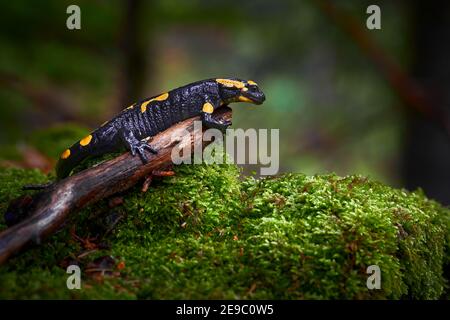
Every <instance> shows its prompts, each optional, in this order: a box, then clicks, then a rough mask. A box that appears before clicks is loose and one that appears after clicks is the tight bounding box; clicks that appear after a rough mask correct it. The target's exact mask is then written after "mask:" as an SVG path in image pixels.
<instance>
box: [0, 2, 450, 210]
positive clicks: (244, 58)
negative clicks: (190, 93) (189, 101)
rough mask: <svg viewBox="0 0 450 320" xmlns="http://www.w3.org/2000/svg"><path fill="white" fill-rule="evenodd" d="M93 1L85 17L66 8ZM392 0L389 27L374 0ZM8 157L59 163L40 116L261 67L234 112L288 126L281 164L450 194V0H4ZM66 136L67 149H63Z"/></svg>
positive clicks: (1, 82)
mask: <svg viewBox="0 0 450 320" xmlns="http://www.w3.org/2000/svg"><path fill="white" fill-rule="evenodd" d="M70 4H77V5H79V6H80V8H81V27H82V29H81V30H73V31H71V30H68V29H67V28H66V19H67V17H68V14H66V8H67V6H69V5H70ZM371 4H377V5H379V6H380V7H381V22H382V24H381V25H382V29H381V30H373V31H371V30H368V29H367V28H366V19H367V17H368V14H366V8H367V7H368V6H369V5H371ZM0 9H1V10H0V12H1V19H0V110H1V113H0V126H1V129H0V158H1V160H0V161H1V162H0V165H7V166H11V165H13V166H22V167H38V168H41V169H43V170H48V169H49V168H50V167H51V166H52V165H53V164H54V159H45V157H42V156H40V155H39V154H38V153H37V151H36V150H33V149H32V148H31V147H30V143H29V140H30V139H31V137H32V136H33V133H34V132H36V130H42V129H44V128H49V127H53V126H63V125H67V124H68V123H76V124H78V125H83V126H86V127H88V128H91V129H92V128H95V127H96V126H98V125H99V124H100V123H102V122H103V121H105V120H107V119H109V118H111V117H113V116H114V115H115V114H116V113H118V112H119V111H120V110H122V109H123V108H125V107H127V106H129V105H130V104H131V103H132V102H134V101H136V100H140V99H142V98H145V97H148V96H152V95H155V94H158V93H160V92H164V91H167V90H169V89H172V88H175V87H177V86H180V85H183V84H186V83H189V82H192V81H196V80H200V79H204V78H211V77H233V76H237V77H241V78H246V79H252V80H255V81H256V82H258V83H259V84H260V86H261V87H262V89H263V90H264V91H265V93H266V96H267V101H266V103H265V104H264V105H263V106H262V107H247V105H245V107H243V106H240V105H236V106H235V107H234V120H233V126H234V127H240V128H280V164H281V171H282V172H304V173H307V174H315V173H325V172H336V173H338V174H340V175H346V174H351V173H352V174H353V173H358V174H363V175H369V176H371V177H374V178H376V179H378V180H381V181H383V182H385V183H388V184H390V185H393V186H402V187H406V188H408V189H416V188H418V187H421V188H423V189H424V191H425V193H426V194H427V195H428V196H430V197H432V198H435V199H437V200H439V201H441V202H443V203H445V204H449V203H450V170H449V169H450V120H449V114H450V90H449V89H450V59H449V57H450V2H448V1H406V0H403V1H376V2H375V1H348V0H347V1H331V0H330V1H324V0H305V1H229V0H227V1H225V0H201V1H200V0H194V1H175V0H169V1H167V0H159V1H142V0H133V1H118V0H116V1H102V0H97V1H87V0H86V1H56V0H55V1H49V0H47V1H39V2H34V1H9V2H6V1H3V2H2V3H1V4H0ZM60 151H62V150H58V152H60Z"/></svg>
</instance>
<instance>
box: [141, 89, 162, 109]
mask: <svg viewBox="0 0 450 320" xmlns="http://www.w3.org/2000/svg"><path fill="white" fill-rule="evenodd" d="M168 97H169V93H167V92H166V93H163V94H160V95H159V96H157V97H155V98H153V99H150V100H148V101H145V102H144V103H142V104H141V112H142V113H144V112H145V111H147V105H148V104H149V103H150V102H152V101H164V100H166V99H167V98H168Z"/></svg>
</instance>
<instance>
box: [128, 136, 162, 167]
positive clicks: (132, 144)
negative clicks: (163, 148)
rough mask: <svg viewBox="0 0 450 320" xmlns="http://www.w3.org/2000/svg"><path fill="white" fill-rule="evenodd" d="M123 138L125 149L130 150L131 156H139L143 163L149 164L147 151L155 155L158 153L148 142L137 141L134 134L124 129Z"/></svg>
mask: <svg viewBox="0 0 450 320" xmlns="http://www.w3.org/2000/svg"><path fill="white" fill-rule="evenodd" d="M121 138H122V140H123V143H124V144H125V147H126V148H127V149H128V150H130V152H131V154H132V155H133V156H135V155H136V154H138V155H139V157H140V158H141V160H142V162H143V163H148V157H147V154H146V153H145V151H146V150H147V151H150V152H151V153H153V154H156V153H158V151H157V150H156V149H155V148H153V147H152V146H151V145H149V144H148V143H147V142H145V141H141V140H139V139H137V138H136V137H135V135H134V134H133V132H132V131H131V130H129V129H126V128H124V129H122V130H121Z"/></svg>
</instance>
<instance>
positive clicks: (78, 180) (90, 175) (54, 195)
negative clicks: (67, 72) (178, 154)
mask: <svg viewBox="0 0 450 320" xmlns="http://www.w3.org/2000/svg"><path fill="white" fill-rule="evenodd" d="M213 117H214V118H216V119H218V120H220V121H227V120H231V109H230V108H228V107H222V108H220V109H218V110H216V111H215V112H214V114H213ZM194 121H200V117H194V118H190V119H187V120H185V121H183V122H180V123H178V124H176V125H174V126H172V127H170V128H169V129H167V130H166V131H164V132H161V133H160V134H158V135H157V136H155V137H154V138H153V139H152V146H154V147H156V149H157V150H158V154H156V155H153V154H151V153H147V156H148V158H149V159H150V160H149V162H148V163H147V164H145V165H143V164H142V162H141V160H140V158H139V157H138V156H136V157H133V156H132V155H131V154H130V153H129V152H127V153H125V154H122V155H120V156H118V157H117V158H114V159H112V160H109V161H106V162H104V163H101V164H99V165H97V166H94V167H92V168H89V169H86V170H84V171H81V172H79V173H78V174H75V175H72V176H70V177H68V178H66V179H64V180H61V181H59V182H57V183H55V184H53V185H52V186H51V187H49V188H48V189H45V190H44V191H42V192H39V193H36V194H34V195H33V200H32V204H31V206H30V209H29V210H30V212H29V213H30V215H29V218H27V219H25V220H24V221H22V222H20V223H18V224H17V225H14V226H12V227H10V228H8V229H6V230H4V231H3V232H1V233H0V264H2V263H4V262H5V261H6V260H7V259H8V258H9V257H10V256H11V255H12V254H14V253H16V252H18V251H19V250H20V249H22V248H23V247H24V246H25V245H26V244H27V243H29V242H30V241H34V242H36V243H40V242H41V240H42V239H43V238H45V237H47V236H49V235H50V234H52V233H54V232H55V231H56V230H58V228H59V227H60V226H61V224H62V223H63V222H64V221H65V220H66V219H67V218H68V216H69V215H70V214H72V213H74V212H75V211H77V210H79V209H81V208H83V207H85V206H86V205H88V204H92V203H95V202H97V201H99V200H101V199H103V198H106V197H108V196H111V195H113V194H115V193H118V192H121V191H124V190H127V189H129V188H131V187H132V186H133V185H135V184H136V183H137V182H139V181H140V180H141V179H143V178H145V177H146V176H148V175H151V173H152V172H153V171H154V170H158V169H164V168H165V167H167V166H168V165H171V164H172V159H171V152H172V149H173V148H174V146H175V145H177V148H178V147H180V148H184V147H187V146H188V145H189V144H191V150H195V149H194V147H195V146H198V145H199V144H202V146H203V147H205V146H206V145H207V143H203V142H202V141H201V139H198V137H197V139H194V134H195V133H194ZM203 129H206V128H203ZM186 131H187V132H189V133H190V139H180V140H178V141H177V140H175V141H173V139H174V138H175V137H180V136H182V134H183V133H185V132H186ZM198 136H200V134H198ZM199 140H200V141H199Z"/></svg>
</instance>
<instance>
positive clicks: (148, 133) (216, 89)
mask: <svg viewBox="0 0 450 320" xmlns="http://www.w3.org/2000/svg"><path fill="white" fill-rule="evenodd" d="M264 100H265V96H264V93H263V92H262V91H261V90H260V89H259V87H258V85H257V84H256V83H255V82H254V81H251V80H249V81H245V80H240V79H234V78H233V79H223V78H222V79H208V80H203V81H198V82H194V83H191V84H188V85H186V86H183V87H180V88H177V89H174V90H172V91H169V92H167V93H163V94H160V95H158V96H155V97H151V98H148V99H145V100H142V101H140V102H138V103H135V104H133V105H131V106H130V107H128V108H127V109H125V110H124V111H122V113H120V114H119V115H118V116H117V117H115V118H114V119H112V120H110V121H108V122H106V123H105V124H103V125H102V126H101V127H100V128H98V129H97V130H95V131H93V132H92V133H91V134H90V135H88V136H87V137H85V138H83V139H81V140H80V141H78V142H76V143H75V144H74V145H72V146H71V147H70V148H69V149H67V150H65V151H64V152H63V153H62V154H61V157H60V159H59V161H58V163H57V165H56V174H57V178H58V179H63V178H65V177H67V176H68V175H69V174H70V172H71V171H72V169H73V168H74V167H75V166H76V165H77V164H79V163H80V162H81V161H83V160H84V159H86V158H88V157H92V156H99V155H102V154H106V153H110V152H115V151H118V150H120V149H122V148H126V149H127V150H129V151H131V153H132V154H133V155H136V154H138V155H139V156H140V157H141V159H142V161H143V162H144V163H146V162H147V157H146V155H145V150H149V151H151V152H153V153H156V152H157V150H155V149H154V148H153V147H152V146H151V145H150V144H148V143H147V142H145V141H142V140H143V139H145V138H148V137H152V136H154V135H156V134H157V133H159V132H161V131H163V130H165V129H167V128H169V127H170V126H172V125H173V124H175V123H177V122H180V121H182V120H185V119H188V118H191V117H194V116H197V115H201V119H202V122H203V124H204V125H205V126H207V127H210V128H217V129H220V130H224V129H225V128H226V127H227V126H229V125H230V124H231V123H222V122H218V121H216V120H214V119H213V118H212V116H211V114H212V113H213V111H214V110H215V109H217V108H219V107H220V106H223V105H228V104H229V103H232V102H250V103H254V104H261V103H263V101H264Z"/></svg>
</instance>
